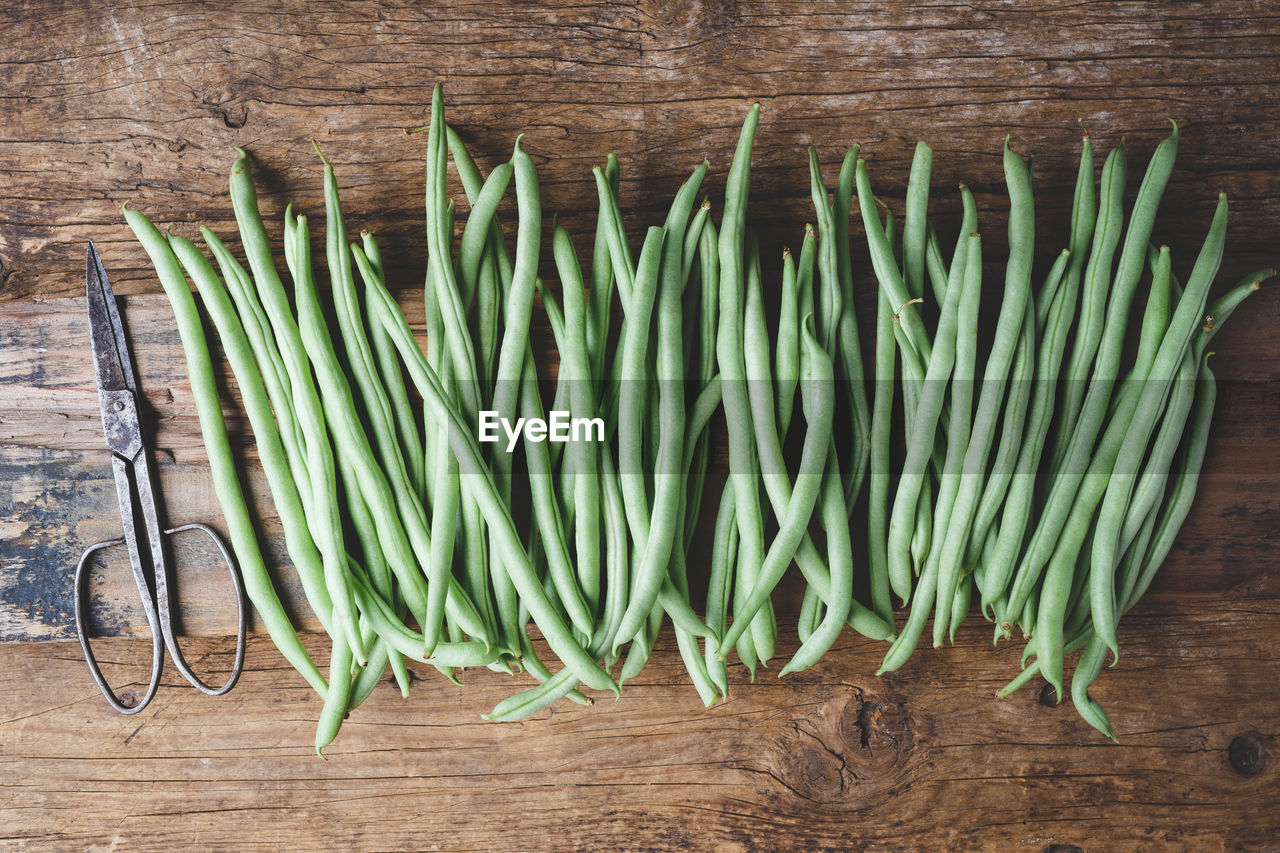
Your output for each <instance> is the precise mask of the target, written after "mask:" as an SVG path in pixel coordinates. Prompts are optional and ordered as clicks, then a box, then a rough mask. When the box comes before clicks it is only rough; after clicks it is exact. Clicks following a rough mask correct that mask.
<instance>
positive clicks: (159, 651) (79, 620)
mask: <svg viewBox="0 0 1280 853" xmlns="http://www.w3.org/2000/svg"><path fill="white" fill-rule="evenodd" d="M123 544H125V540H124V538H123V537H122V538H120V539H108V540H107V541H105V542H98V543H97V544H95V545H90V546H89V547H88V548H86V549H85V550H84V553H83V554H82V555H80V562H78V563H76V578H75V615H76V639H78V640H79V641H80V648H81V649H82V650H83V651H84V660H85V663H87V664H88V665H89V674H90V675H92V676H93V680H94V682H95V683H96V684H97V685H98V689H99V690H101V691H102V695H103V697H105V698H106V700H107V704H109V705H110V706H111V707H112V708H114V709H115V710H117V711H119V712H120V713H121V714H136V713H138V712H139V711H141V710H142V709H143V708H145V707H147V705H149V704H151V699H152V697H154V696H155V695H156V687H158V686H159V684H160V671H161V670H162V669H163V667H164V638H163V636H162V635H161V633H160V625H159V620H158V619H157V618H156V607H155V603H154V602H153V601H152V600H151V594H150V592H148V591H147V590H146V588H145V583H144V584H143V587H142V588H141V589H140V590H139V592H141V593H142V609H143V611H144V612H145V613H146V615H147V625H148V626H149V627H150V628H151V679H150V681H148V682H147V692H146V693H144V694H143V696H142V699H141V700H140V701H139V702H138V703H137V704H135V705H132V706H130V705H125V704H124V703H123V702H121V701H120V699H119V698H118V697H117V696H116V694H115V692H114V691H113V690H112V689H111V687H110V686H109V685H108V684H107V679H106V678H105V677H104V676H103V675H102V668H101V667H99V666H98V659H97V658H96V657H94V655H93V649H92V648H90V647H89V631H88V628H87V626H86V624H85V606H84V598H85V593H86V591H87V582H88V580H87V579H88V572H86V571H85V566H87V565H88V564H89V558H90V557H92V556H93V555H94V554H96V553H97V552H98V551H101V550H102V549H103V548H110V547H112V546H115V545H123Z"/></svg>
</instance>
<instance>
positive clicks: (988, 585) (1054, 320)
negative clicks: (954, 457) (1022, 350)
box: [969, 249, 1079, 611]
mask: <svg viewBox="0 0 1280 853" xmlns="http://www.w3.org/2000/svg"><path fill="white" fill-rule="evenodd" d="M1069 253H1070V249H1064V250H1063V251H1062V253H1061V254H1060V255H1059V256H1058V260H1057V261H1055V262H1054V265H1053V270H1051V271H1050V274H1049V279H1050V280H1051V279H1053V278H1054V277H1055V275H1054V273H1055V272H1061V270H1062V267H1063V266H1064V265H1066V264H1067V263H1074V258H1073V257H1072V256H1071V255H1070V254H1069ZM1078 284H1079V278H1078V277H1076V278H1075V279H1072V278H1071V277H1070V276H1068V280H1067V283H1066V286H1065V287H1058V288H1055V290H1056V291H1057V292H1056V295H1055V297H1054V301H1053V305H1052V306H1051V309H1050V312H1049V316H1048V321H1047V324H1046V326H1045V327H1044V329H1043V330H1042V334H1043V338H1044V344H1045V345H1044V346H1041V347H1039V348H1038V350H1037V352H1036V366H1035V377H1036V379H1035V390H1034V391H1033V395H1032V399H1031V408H1030V414H1029V415H1028V423H1029V426H1028V428H1027V436H1028V438H1029V439H1030V440H1028V441H1024V442H1023V443H1022V446H1021V448H1020V449H1019V451H1018V459H1017V462H1016V463H1015V465H1014V470H1013V473H1012V478H1011V480H1010V482H1009V487H1008V492H1007V496H1006V500H1005V501H1004V506H1003V511H1002V512H1001V515H1000V525H999V528H1000V529H999V533H998V534H997V535H996V536H994V537H993V536H991V535H990V534H989V533H988V534H987V535H986V536H985V537H984V539H985V540H986V541H989V542H991V543H993V548H994V551H993V556H992V559H991V561H990V562H989V563H985V565H987V567H988V569H989V571H988V572H986V573H984V575H983V576H982V577H981V578H980V583H979V584H978V588H979V591H980V592H981V602H980V603H981V606H982V608H983V610H984V611H985V610H986V609H987V608H988V607H990V606H991V605H992V604H994V603H995V600H996V599H997V598H998V597H999V596H1000V595H1002V594H1003V593H1004V591H1005V588H1006V587H1007V586H1008V584H1009V580H1010V577H1011V576H1012V574H1013V568H1014V564H1015V561H1016V560H1017V552H1018V549H1019V548H1020V547H1021V546H1022V542H1023V539H1024V536H1025V534H1026V529H1027V524H1028V522H1029V521H1030V519H1031V512H1032V504H1033V497H1034V491H1035V484H1036V480H1037V476H1036V473H1037V469H1038V467H1039V464H1040V457H1041V455H1042V454H1043V453H1044V445H1045V440H1046V438H1047V437H1048V434H1049V428H1050V425H1051V422H1052V418H1053V409H1054V398H1055V396H1056V394H1057V378H1058V374H1059V371H1060V369H1061V366H1062V355H1063V352H1064V350H1065V347H1066V342H1067V338H1068V336H1069V334H1070V331H1071V309H1072V307H1074V305H1075V300H1076V293H1077V289H1078ZM983 497H984V499H985V497H986V496H985V494H984V496H983ZM996 509H998V507H997V508H992V507H991V506H990V505H989V504H987V505H986V506H983V505H979V507H978V519H979V521H978V525H981V523H982V519H984V518H987V517H988V511H989V512H990V518H991V519H992V521H993V520H994V515H995V511H996ZM992 521H989V522H988V524H990V523H992ZM973 544H974V541H973V540H970V549H969V553H970V556H971V557H972V555H973ZM983 547H985V542H984V543H983Z"/></svg>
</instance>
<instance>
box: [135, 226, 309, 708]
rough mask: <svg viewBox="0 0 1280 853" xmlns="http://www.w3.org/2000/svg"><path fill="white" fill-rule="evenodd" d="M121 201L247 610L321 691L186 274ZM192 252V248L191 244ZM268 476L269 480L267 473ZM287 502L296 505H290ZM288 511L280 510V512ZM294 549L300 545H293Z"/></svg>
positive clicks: (269, 452)
mask: <svg viewBox="0 0 1280 853" xmlns="http://www.w3.org/2000/svg"><path fill="white" fill-rule="evenodd" d="M121 209H122V210H123V211H124V216H125V220H126V221H127V222H128V223H129V227H130V228H131V229H133V233H134V235H135V236H136V237H137V238H138V242H139V243H141V244H142V248H143V249H144V250H146V252H147V256H148V257H150V258H151V263H152V264H153V265H154V266H155V269H156V275H157V276H158V277H159V279H160V284H161V285H162V286H163V287H164V291H165V295H166V296H167V297H168V299H169V303H170V305H171V306H172V307H173V313H174V318H175V319H176V321H177V324H178V335H179V337H180V338H181V340H182V351H183V356H184V358H185V359H186V364H187V375H188V376H189V377H190V380H191V392H192V396H193V397H194V398H195V401H196V414H197V415H198V416H199V420H200V434H201V437H202V438H203V440H204V444H205V448H206V450H207V452H208V456H209V470H210V474H211V476H212V478H213V488H214V494H215V495H216V496H217V498H218V505H219V506H220V507H222V514H223V517H224V518H225V519H226V521H227V531H228V534H229V535H230V538H231V547H232V550H233V551H234V552H235V555H236V562H237V563H238V565H239V567H240V574H241V577H242V578H243V580H244V588H245V593H246V594H247V595H248V597H249V600H250V601H251V602H253V607H254V610H256V611H257V612H258V615H259V617H260V618H261V619H262V623H263V625H264V627H266V629H267V633H268V634H269V635H270V636H271V640H272V642H274V643H275V644H276V647H277V648H279V649H280V652H281V654H283V655H284V656H285V659H286V660H288V661H289V663H290V664H292V665H293V667H294V668H295V669H296V670H298V673H299V674H300V675H301V676H302V677H303V678H305V679H306V680H307V683H308V684H310V685H311V686H312V688H313V689H315V690H316V691H317V692H318V693H320V694H321V695H324V694H326V693H327V692H328V687H327V685H326V683H325V680H324V677H323V676H322V675H320V671H319V670H318V669H317V668H316V665H315V663H314V662H312V660H311V656H310V655H309V654H308V653H307V650H306V648H305V647H304V646H303V645H302V642H301V641H300V640H299V639H298V635H297V633H296V632H295V631H294V629H293V625H292V624H291V623H290V621H289V616H288V614H287V613H285V610H284V606H283V605H282V604H281V603H280V599H279V597H278V596H277V595H276V591H275V587H274V586H273V585H272V583H271V577H270V575H269V574H268V573H267V569H266V564H265V562H264V561H263V558H262V552H261V550H260V549H259V547H258V538H257V534H256V533H255V532H254V529H253V520H252V518H251V517H250V515H249V508H248V506H247V504H246V503H245V499H244V492H243V491H242V487H241V485H240V480H239V477H238V475H237V474H236V462H235V458H234V457H233V456H232V453H231V443H230V441H229V439H228V438H227V427H226V423H225V422H224V421H223V419H222V406H221V403H219V402H218V385H217V379H216V377H215V375H214V372H213V362H212V360H211V359H210V357H209V347H208V343H207V342H206V340H205V334H204V326H203V324H202V323H201V321H200V314H199V309H197V308H196V303H195V298H194V297H193V296H192V295H191V291H190V289H189V288H188V286H187V281H186V278H185V276H184V275H183V273H182V268H181V267H180V266H179V264H178V259H177V257H176V256H175V255H174V253H173V249H172V248H171V247H170V245H169V243H168V242H166V241H165V238H164V236H163V235H162V234H161V233H160V232H159V231H158V230H157V229H156V227H155V226H154V225H152V224H151V221H150V220H148V219H147V218H146V217H145V216H143V215H142V214H141V213H138V212H137V211H134V210H130V209H129V207H128V206H127V205H124V206H122V208H121ZM197 254H199V253H198V252H197ZM224 346H226V347H227V348H228V351H229V352H230V351H231V350H232V349H234V350H235V351H236V353H237V358H240V359H243V358H249V357H250V356H248V355H246V354H245V353H244V352H243V347H242V346H241V345H240V342H239V341H237V340H236V339H235V338H234V337H232V338H231V340H229V341H225V342H224ZM246 373H247V376H250V377H251V376H252V373H249V372H247V371H246ZM246 384H248V383H246ZM254 390H255V389H250V390H249V391H248V392H242V393H246V394H247V395H249V396H253V397H254V399H253V401H252V402H253V405H254V409H255V412H256V413H257V414H258V415H259V416H260V417H261V416H262V414H263V412H262V407H263V405H264V401H263V400H261V396H260V395H257V394H255V393H254ZM249 402H250V401H249V400H248V399H247V398H246V406H248V405H249ZM267 441H268V442H269V441H270V436H269V435H268V436H267ZM263 455H264V462H263V464H264V466H265V465H267V464H273V467H274V468H276V469H277V470H278V468H279V466H280V464H281V462H280V455H281V452H280V451H278V450H277V449H276V447H274V446H273V447H270V448H264V454H263ZM268 458H269V459H271V460H273V462H272V463H268V462H267V461H266V460H267V459H268ZM276 479H278V480H279V481H280V484H281V485H282V486H283V484H284V482H285V478H283V477H277V478H276ZM268 483H269V484H270V480H269V481H268ZM286 491H287V490H286ZM289 509H290V510H294V511H295V512H296V509H295V507H293V506H291V507H290V508H289ZM288 511H289V510H286V512H288ZM289 526H290V527H292V528H293V531H294V533H295V534H297V535H302V533H303V532H304V531H305V525H300V524H299V522H298V518H297V515H296V514H294V515H291V523H290V525H289ZM299 553H302V551H301V549H300V550H299ZM304 571H306V568H305V567H300V568H299V573H300V574H301V573H302V572H304ZM306 585H307V586H310V587H311V592H312V594H313V595H315V596H316V600H317V601H319V602H320V603H321V606H322V607H323V597H322V594H321V592H320V590H322V589H323V585H322V584H319V583H318V582H317V581H315V580H310V581H309V582H308V583H307V584H306ZM317 615H318V614H317Z"/></svg>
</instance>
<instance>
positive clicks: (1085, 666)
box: [1071, 634, 1119, 743]
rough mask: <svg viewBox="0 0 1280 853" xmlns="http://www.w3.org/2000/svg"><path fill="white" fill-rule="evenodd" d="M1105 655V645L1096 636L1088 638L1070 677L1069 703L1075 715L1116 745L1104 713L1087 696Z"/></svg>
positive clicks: (1117, 740) (1116, 739)
mask: <svg viewBox="0 0 1280 853" xmlns="http://www.w3.org/2000/svg"><path fill="white" fill-rule="evenodd" d="M1106 655H1107V645H1106V643H1105V642H1104V641H1103V640H1102V639H1100V638H1099V637H1098V636H1097V635H1096V634H1095V635H1093V636H1092V637H1090V638H1089V641H1088V643H1087V644H1086V645H1085V649H1084V654H1082V655H1081V656H1080V662H1079V663H1077V664H1076V671H1075V673H1074V674H1073V675H1072V676H1071V702H1072V704H1073V705H1075V707H1076V713H1078V714H1079V715H1080V716H1081V717H1083V718H1084V721H1085V722H1086V723H1088V724H1089V725H1091V726H1093V727H1094V728H1095V729H1097V730H1098V731H1100V732H1102V733H1103V734H1104V735H1106V736H1107V737H1109V738H1111V740H1113V741H1116V742H1117V743H1118V742H1119V739H1118V738H1117V737H1116V734H1115V731H1113V730H1112V728H1111V722H1110V721H1109V720H1108V719H1107V715H1106V712H1105V711H1103V710H1102V706H1101V705H1099V704H1098V703H1097V701H1096V700H1094V699H1093V698H1092V697H1090V696H1089V686H1090V685H1091V684H1093V682H1094V680H1096V679H1097V677H1098V673H1099V672H1101V671H1102V664H1103V662H1104V660H1105V658H1106Z"/></svg>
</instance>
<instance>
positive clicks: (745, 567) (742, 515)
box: [716, 104, 764, 669]
mask: <svg viewBox="0 0 1280 853" xmlns="http://www.w3.org/2000/svg"><path fill="white" fill-rule="evenodd" d="M759 115H760V107H759V105H758V104H757V105H754V106H752V108H751V110H750V111H749V112H748V113H747V118H746V121H745V122H744V123H743V126H742V132H741V134H740V135H739V137H738V145H737V150H736V151H735V152H734V157H733V163H732V166H731V167H730V169H729V177H728V180H727V184H726V189H725V207H724V217H723V219H722V221H721V229H720V244H719V256H720V316H719V328H718V330H717V335H716V357H717V362H718V363H719V365H720V376H721V379H722V386H723V389H722V390H723V395H724V410H725V420H726V424H727V426H728V432H729V483H730V485H731V487H732V488H733V490H734V503H735V511H736V516H737V524H738V535H739V541H738V573H739V577H738V578H737V582H736V583H735V584H734V589H735V592H734V610H735V611H736V610H737V609H738V605H739V604H740V602H741V599H742V597H743V596H744V595H745V590H746V589H749V588H750V587H751V586H752V585H753V584H754V583H755V580H756V577H757V576H758V574H759V567H760V563H761V561H763V559H764V530H763V527H764V525H763V520H762V518H761V513H760V495H759V492H758V488H759V487H758V481H757V479H756V476H755V473H754V470H753V466H754V464H755V447H754V445H755V439H754V435H753V428H752V423H751V404H750V401H749V400H748V399H747V389H746V367H745V362H744V354H743V350H742V340H743V328H742V326H743V314H742V308H743V282H744V279H745V271H744V269H743V259H744V256H745V252H744V240H745V234H744V230H743V229H744V219H745V214H746V205H747V193H748V186H749V182H750V173H751V145H752V141H753V140H754V138H755V131H756V125H757V123H758V121H759ZM739 591H741V594H740V592H739ZM741 656H742V655H741V651H740V653H739V657H741ZM748 657H753V655H751V654H750V652H748ZM744 662H745V663H748V668H749V669H751V668H752V667H751V666H750V664H751V663H753V661H746V660H744Z"/></svg>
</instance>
